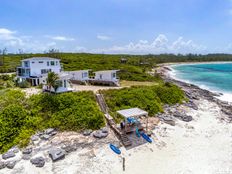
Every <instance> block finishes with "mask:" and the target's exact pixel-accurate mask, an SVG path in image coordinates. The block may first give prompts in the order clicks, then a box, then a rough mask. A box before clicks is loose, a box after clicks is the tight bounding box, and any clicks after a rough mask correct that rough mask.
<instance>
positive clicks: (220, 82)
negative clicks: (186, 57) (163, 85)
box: [172, 62, 232, 101]
mask: <svg viewBox="0 0 232 174" xmlns="http://www.w3.org/2000/svg"><path fill="white" fill-rule="evenodd" d="M172 69H173V72H172V75H173V77H174V78H177V79H179V80H184V81H186V82H189V83H192V84H195V85H198V86H199V87H202V88H204V89H208V90H211V91H216V92H221V93H223V94H224V95H223V96H222V99H224V100H226V101H232V62H230V63H207V64H181V65H173V66H172Z"/></svg>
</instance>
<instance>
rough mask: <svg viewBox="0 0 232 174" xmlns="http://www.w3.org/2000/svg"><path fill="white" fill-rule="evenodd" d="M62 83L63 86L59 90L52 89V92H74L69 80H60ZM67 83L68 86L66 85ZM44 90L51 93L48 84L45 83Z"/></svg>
mask: <svg viewBox="0 0 232 174" xmlns="http://www.w3.org/2000/svg"><path fill="white" fill-rule="evenodd" d="M60 80H61V81H62V86H60V87H58V88H57V90H56V91H55V89H54V88H53V87H52V88H51V92H56V93H62V92H69V91H73V88H72V87H71V84H70V83H69V81H68V79H66V78H65V79H60ZM65 81H66V86H65V85H64V84H65ZM43 84H44V85H43V90H45V91H49V87H48V86H47V85H46V83H43Z"/></svg>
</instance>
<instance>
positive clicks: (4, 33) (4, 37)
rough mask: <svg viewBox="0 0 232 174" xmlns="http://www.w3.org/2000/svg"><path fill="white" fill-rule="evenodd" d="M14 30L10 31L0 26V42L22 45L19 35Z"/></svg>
mask: <svg viewBox="0 0 232 174" xmlns="http://www.w3.org/2000/svg"><path fill="white" fill-rule="evenodd" d="M15 34H16V31H11V30H9V29H6V28H0V42H3V43H4V44H3V45H6V46H15V45H21V46H22V45H23V44H24V43H23V41H22V39H21V38H20V37H18V36H16V35H15Z"/></svg>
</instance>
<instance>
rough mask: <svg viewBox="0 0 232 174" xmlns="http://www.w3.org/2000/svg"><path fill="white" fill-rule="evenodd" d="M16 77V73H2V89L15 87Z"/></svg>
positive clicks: (0, 82)
mask: <svg viewBox="0 0 232 174" xmlns="http://www.w3.org/2000/svg"><path fill="white" fill-rule="evenodd" d="M14 78H15V75H8V74H3V75H0V90H1V89H6V88H13V87H15V81H14Z"/></svg>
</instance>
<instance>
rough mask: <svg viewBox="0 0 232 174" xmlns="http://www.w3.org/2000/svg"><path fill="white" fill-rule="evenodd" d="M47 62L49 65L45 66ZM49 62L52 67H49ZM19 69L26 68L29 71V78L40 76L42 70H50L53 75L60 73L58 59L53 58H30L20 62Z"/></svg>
mask: <svg viewBox="0 0 232 174" xmlns="http://www.w3.org/2000/svg"><path fill="white" fill-rule="evenodd" d="M25 62H28V66H25ZM47 62H49V65H48V64H47ZM51 62H54V65H51ZM19 68H27V69H29V70H30V76H37V77H39V76H41V75H43V74H42V73H41V70H42V69H46V70H49V69H50V70H51V71H52V72H55V73H60V72H61V65H60V60H59V59H54V58H31V59H25V60H22V63H21V67H19ZM20 77H29V75H27V76H20Z"/></svg>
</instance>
